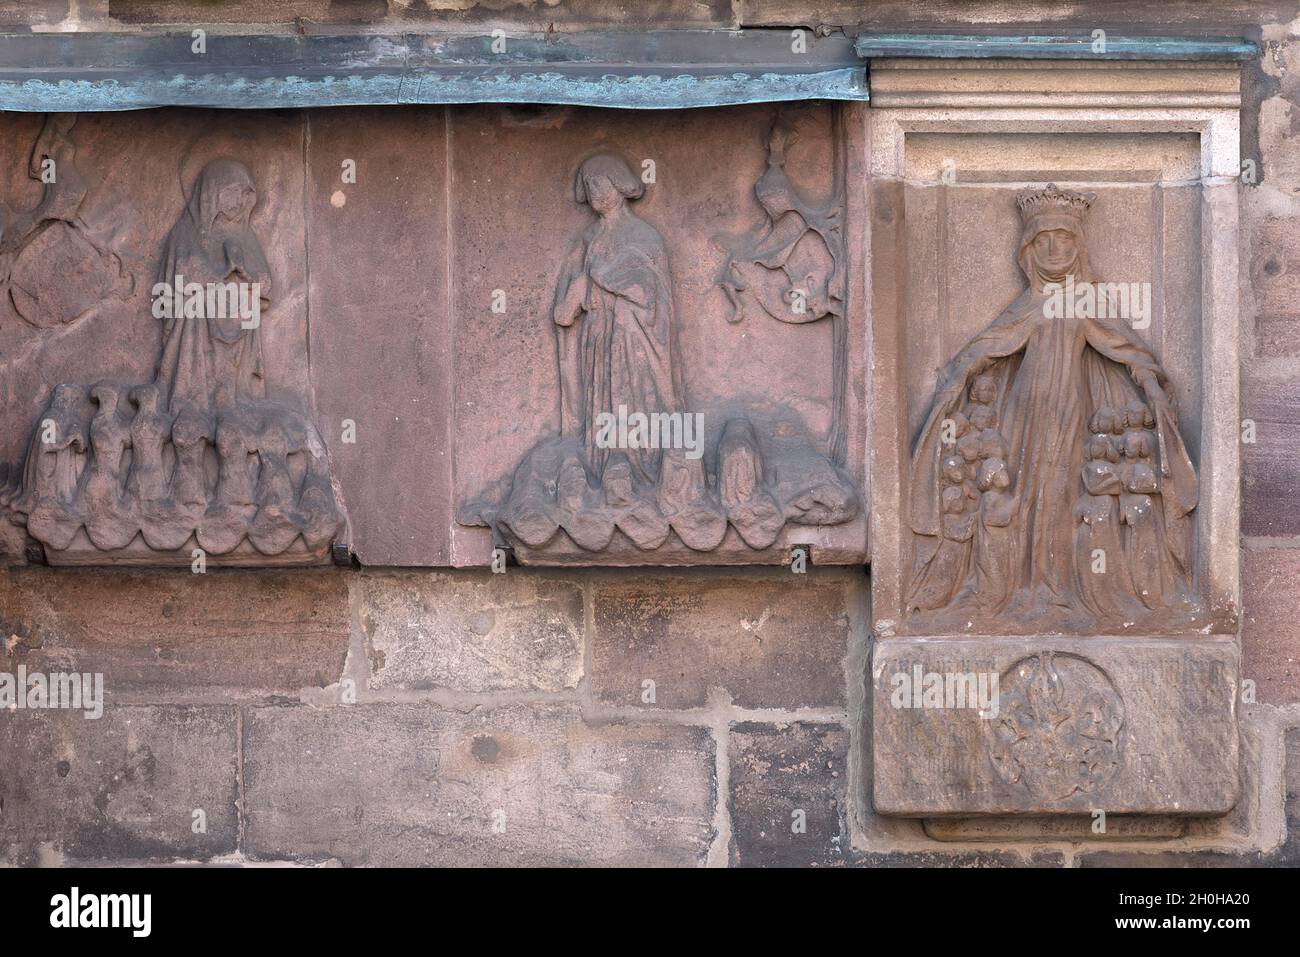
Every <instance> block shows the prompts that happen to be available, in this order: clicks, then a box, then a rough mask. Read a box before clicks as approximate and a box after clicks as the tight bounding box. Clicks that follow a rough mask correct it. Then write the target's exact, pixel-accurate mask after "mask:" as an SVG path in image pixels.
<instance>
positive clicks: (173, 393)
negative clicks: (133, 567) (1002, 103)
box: [10, 159, 343, 564]
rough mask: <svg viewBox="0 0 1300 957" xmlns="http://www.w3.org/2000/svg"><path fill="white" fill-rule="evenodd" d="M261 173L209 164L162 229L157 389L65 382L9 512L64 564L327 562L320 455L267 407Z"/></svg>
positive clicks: (329, 493) (331, 511)
mask: <svg viewBox="0 0 1300 957" xmlns="http://www.w3.org/2000/svg"><path fill="white" fill-rule="evenodd" d="M257 201H258V196H257V187H256V183H255V182H254V179H253V176H252V173H251V172H250V171H249V169H248V168H247V167H246V166H245V165H244V164H243V163H240V162H238V161H236V160H231V159H216V160H212V161H211V162H209V163H208V164H207V165H206V166H205V167H204V168H203V170H202V171H201V172H200V173H199V175H198V177H197V180H196V182H195V183H194V185H193V188H192V189H191V191H190V195H189V199H188V203H187V206H186V208H185V210H184V212H183V213H182V214H181V216H180V218H179V219H178V220H177V221H176V224H175V225H174V226H173V227H172V229H171V232H170V233H169V235H168V237H167V240H166V244H165V246H164V249H163V256H162V261H161V264H160V266H159V270H158V284H157V285H155V287H154V294H155V299H154V315H155V316H156V317H158V318H160V319H161V321H162V324H163V328H162V348H161V354H160V356H159V359H158V362H157V366H156V370H155V375H154V379H153V381H152V382H149V383H143V384H126V383H120V382H113V381H109V380H104V381H101V382H98V383H95V384H94V385H92V386H90V387H86V386H82V385H76V384H62V385H59V386H57V387H56V388H55V389H54V391H53V394H52V396H51V399H50V403H49V405H48V406H47V408H46V409H45V411H44V413H43V414H42V415H41V417H40V420H39V422H38V424H37V427H36V429H35V432H34V434H33V437H32V439H31V442H30V444H29V447H28V452H27V457H26V461H25V465H24V467H23V474H22V483H21V488H20V489H19V490H18V491H17V494H16V495H14V496H12V498H13V500H12V502H11V506H10V507H11V509H12V511H13V514H14V517H15V518H16V520H17V521H18V522H19V523H20V524H25V525H26V527H27V532H28V534H29V535H30V536H31V537H33V538H35V539H36V540H37V541H39V542H41V543H42V545H44V547H45V553H46V556H47V558H48V559H49V560H50V561H51V562H52V563H59V564H77V563H85V564H93V563H99V562H108V561H126V562H131V561H136V562H140V563H166V562H168V561H177V562H183V563H185V564H189V563H190V561H191V554H190V549H191V548H192V547H193V546H194V545H197V546H198V547H200V548H202V549H204V550H205V551H206V552H207V553H209V554H211V555H214V556H228V560H229V561H232V562H240V563H252V564H259V563H268V562H274V563H277V564H282V563H300V562H312V561H318V560H321V559H323V558H325V557H326V556H327V555H328V550H329V545H330V543H331V541H332V540H333V539H334V537H335V535H336V534H338V532H339V531H340V529H341V528H342V523H343V517H342V514H341V512H340V509H339V506H338V503H337V502H336V500H335V495H334V490H333V487H332V485H331V481H330V471H329V462H328V458H327V454H326V450H325V445H324V443H323V442H322V440H321V437H320V436H319V434H318V433H317V431H316V428H315V426H314V425H313V424H312V422H311V420H310V419H309V418H308V417H307V416H306V415H304V414H303V413H302V412H300V411H298V410H296V409H293V408H290V407H288V406H286V405H284V404H282V403H279V402H275V401H272V400H269V399H267V397H266V370H265V369H264V366H263V359H262V350H261V338H260V329H261V310H262V308H263V307H266V306H269V303H270V302H271V299H272V278H271V276H270V271H269V268H268V266H267V261H266V257H265V254H264V253H263V250H262V246H261V242H260V240H259V239H258V237H257V235H256V234H255V233H254V232H253V229H252V227H251V225H250V216H251V214H252V212H253V209H254V207H255V206H256V204H257Z"/></svg>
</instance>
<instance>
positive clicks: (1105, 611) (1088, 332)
mask: <svg viewBox="0 0 1300 957" xmlns="http://www.w3.org/2000/svg"><path fill="white" fill-rule="evenodd" d="M1063 227H1064V228H1065V229H1066V230H1067V231H1069V230H1071V229H1074V227H1071V226H1070V224H1069V222H1068V220H1067V219H1065V218H1056V219H1055V221H1052V222H1048V223H1046V224H1044V225H1043V228H1045V229H1061V228H1063ZM1028 235H1029V237H1030V238H1031V239H1032V235H1033V233H1032V231H1030V233H1029V234H1028ZM1078 239H1079V240H1080V246H1082V242H1081V241H1082V232H1081V231H1078ZM1022 257H1023V251H1022ZM1022 262H1023V258H1022ZM1079 268H1080V270H1086V254H1084V255H1083V256H1081V257H1080V261H1079ZM1027 271H1029V272H1030V273H1031V286H1030V288H1029V289H1027V290H1025V292H1024V293H1022V294H1021V295H1020V296H1019V297H1018V298H1017V299H1016V301H1015V302H1013V303H1012V304H1011V305H1010V306H1009V307H1008V308H1007V309H1006V310H1005V311H1004V312H1003V313H1002V314H1001V315H1000V316H998V318H997V319H996V320H994V321H993V322H992V323H991V324H990V325H989V326H988V327H987V328H986V329H985V330H984V331H983V332H981V333H979V334H978V335H977V336H975V338H974V339H972V340H971V341H970V342H969V343H968V344H967V345H966V346H965V347H964V348H963V349H962V350H961V351H960V352H959V353H958V354H957V356H956V357H954V358H953V360H952V361H951V362H950V363H949V364H948V366H947V368H946V369H945V370H944V371H943V373H942V375H941V377H940V385H939V388H938V389H937V390H936V393H935V399H934V404H933V406H932V408H931V410H930V414H929V416H928V418H927V420H926V422H925V425H924V426H923V427H922V429H921V431H920V434H919V435H918V437H917V440H916V444H915V447H914V450H913V458H912V482H911V494H912V500H911V527H912V530H913V532H915V534H916V536H917V538H916V539H915V541H916V554H915V564H914V568H913V576H912V584H911V587H910V590H909V597H908V607H909V610H913V611H919V610H930V609H939V608H948V607H952V608H956V609H963V608H965V607H967V606H968V603H969V607H972V608H974V607H978V608H979V609H981V610H983V611H986V612H988V611H992V612H996V611H1000V610H1002V609H1004V608H1007V607H1011V608H1013V609H1016V610H1029V609H1035V608H1037V609H1046V608H1050V607H1052V606H1056V607H1064V608H1068V609H1077V610H1083V611H1085V612H1088V613H1091V614H1092V615H1094V616H1096V617H1098V618H1102V619H1104V618H1107V617H1114V612H1115V608H1116V607H1117V606H1116V605H1114V604H1110V605H1108V606H1107V607H1099V603H1098V602H1097V601H1096V600H1090V598H1092V597H1093V593H1094V591H1095V588H1094V585H1093V583H1091V582H1090V583H1089V587H1088V588H1085V587H1082V585H1081V581H1082V576H1085V575H1089V574H1090V572H1093V573H1095V572H1096V569H1089V568H1086V567H1080V562H1082V561H1084V560H1085V559H1086V558H1087V557H1088V554H1089V553H1088V552H1087V551H1086V550H1082V551H1081V550H1080V548H1079V542H1078V541H1077V540H1076V539H1077V538H1078V534H1077V533H1076V526H1077V525H1078V523H1079V521H1080V520H1081V512H1080V503H1081V501H1082V500H1083V498H1081V497H1089V495H1090V490H1088V489H1086V488H1085V487H1084V485H1085V483H1084V479H1083V476H1082V470H1083V466H1084V463H1085V462H1086V461H1087V455H1086V452H1085V448H1086V445H1087V443H1088V440H1089V437H1090V432H1089V425H1090V421H1091V419H1092V417H1093V416H1094V414H1095V413H1096V412H1097V411H1098V410H1099V409H1124V408H1125V407H1127V406H1131V405H1134V404H1135V403H1136V404H1137V406H1138V407H1139V408H1141V407H1142V406H1143V403H1145V404H1147V405H1149V407H1150V410H1151V414H1152V418H1153V420H1154V424H1155V433H1156V446H1157V448H1156V449H1155V450H1154V451H1155V452H1156V455H1157V457H1158V472H1159V488H1158V494H1156V495H1152V496H1149V497H1148V496H1146V495H1129V494H1125V495H1124V497H1123V499H1122V500H1121V502H1120V503H1119V504H1120V506H1121V507H1120V509H1119V510H1118V511H1119V512H1120V513H1122V514H1126V515H1128V516H1130V517H1131V518H1130V520H1131V522H1132V526H1133V527H1132V528H1130V529H1128V532H1127V537H1126V541H1127V542H1128V543H1129V544H1128V546H1127V547H1126V548H1125V550H1124V554H1119V553H1118V552H1117V551H1113V552H1112V554H1111V555H1110V556H1109V557H1110V561H1111V563H1112V568H1111V575H1110V577H1109V578H1108V579H1107V580H1106V585H1105V588H1106V591H1107V592H1108V593H1109V594H1111V595H1114V596H1117V597H1119V596H1123V595H1125V594H1126V593H1127V594H1128V595H1130V596H1131V597H1132V598H1134V599H1137V600H1140V601H1141V603H1142V604H1145V605H1146V606H1147V607H1149V608H1155V607H1158V606H1161V605H1164V604H1166V603H1168V602H1169V601H1170V600H1173V599H1176V598H1177V597H1178V596H1179V593H1180V592H1182V591H1184V590H1185V588H1186V582H1187V578H1188V575H1189V548H1190V543H1189V521H1188V519H1187V515H1188V513H1189V512H1190V511H1191V510H1192V509H1193V508H1194V507H1195V506H1196V500H1197V480H1196V474H1195V471H1194V469H1193V467H1192V464H1191V461H1190V459H1189V457H1188V454H1187V450H1186V448H1185V446H1184V444H1183V440H1182V437H1181V435H1180V434H1179V431H1178V423H1177V417H1176V414H1175V411H1174V408H1173V405H1172V403H1171V401H1170V399H1169V397H1168V395H1167V393H1166V392H1165V387H1166V385H1167V379H1166V376H1165V373H1164V371H1163V370H1162V369H1161V367H1160V364H1159V361H1158V360H1157V359H1156V357H1155V356H1154V354H1153V353H1152V352H1151V351H1150V350H1149V349H1148V348H1147V347H1146V346H1145V345H1144V344H1143V343H1142V342H1141V341H1140V340H1139V339H1138V338H1137V337H1136V336H1135V335H1134V334H1133V333H1132V332H1131V331H1130V330H1129V329H1128V328H1127V327H1126V326H1124V325H1123V324H1122V323H1121V321H1119V320H1115V319H1109V318H1096V317H1083V316H1069V315H1067V316H1058V315H1057V313H1059V311H1060V310H1052V309H1049V308H1048V303H1047V298H1048V295H1049V294H1050V292H1047V291H1045V290H1044V283H1043V282H1042V279H1041V277H1038V276H1035V275H1033V274H1032V273H1033V269H1032V263H1030V265H1029V267H1028V269H1027ZM1083 275H1084V276H1086V272H1084V273H1083ZM979 377H983V378H984V381H985V382H986V383H989V384H988V385H987V386H986V387H987V388H990V389H992V390H993V393H994V395H995V398H994V399H993V408H994V411H995V413H996V415H995V421H996V423H997V428H996V433H997V436H998V437H999V438H1000V441H1001V442H1002V443H1004V444H1005V447H1006V466H1007V469H1008V472H1009V475H1010V479H1011V485H1010V489H1009V495H1010V497H1011V512H1012V520H1011V523H1010V526H1009V528H1007V529H1004V528H1002V527H1000V526H999V527H996V528H985V527H984V523H983V522H982V521H976V522H975V523H974V525H975V528H974V535H973V538H974V542H973V543H972V544H970V545H964V544H958V543H956V542H953V543H949V542H947V541H946V540H947V539H949V538H951V537H952V536H951V535H948V534H946V533H945V523H944V519H945V508H944V501H943V494H944V484H945V480H944V476H943V469H944V463H945V458H946V457H951V455H952V453H953V450H954V445H953V441H952V436H951V434H949V435H948V436H947V437H946V438H945V431H948V432H949V433H950V432H951V429H952V428H953V423H954V422H956V421H962V422H965V416H964V412H963V408H964V404H966V403H967V395H968V392H969V391H970V390H971V388H972V383H974V382H975V381H976V379H977V378H979ZM990 380H991V382H990ZM1139 383H1140V384H1139ZM965 407H966V408H967V409H969V405H966V406H965ZM999 451H1000V450H999ZM1137 500H1140V502H1143V503H1147V504H1148V505H1150V503H1151V502H1152V500H1155V501H1156V502H1157V503H1158V506H1156V507H1154V508H1148V509H1147V513H1149V514H1147V513H1144V512H1143V510H1142V508H1141V507H1138V506H1137V505H1134V506H1133V507H1129V508H1128V509H1127V511H1125V510H1124V507H1123V506H1124V505H1125V504H1126V503H1128V502H1133V501H1137ZM1101 504H1105V503H1101ZM1101 504H1098V503H1093V504H1092V507H1091V510H1089V509H1084V511H1085V512H1089V514H1092V513H1093V512H1097V510H1098V509H1099V508H1100V507H1101ZM948 511H951V509H948ZM1083 518H1084V520H1085V521H1086V520H1087V516H1084V517H1083ZM985 539H988V540H987V541H986V540H985ZM994 539H997V540H998V542H999V549H1000V550H1005V552H1006V554H1005V556H1003V557H1004V558H1005V561H1006V567H1007V568H1008V569H1009V570H1010V574H1009V575H1008V576H1007V580H1006V583H1005V585H1001V584H999V588H1000V589H1001V591H1002V593H999V594H989V593H987V592H988V590H989V586H988V584H987V582H981V581H980V580H979V576H977V575H976V574H975V573H974V571H973V570H972V564H973V563H972V562H970V561H966V560H962V559H960V557H959V556H958V555H956V554H955V553H954V552H955V551H964V550H965V549H966V548H970V549H972V550H973V552H974V553H975V554H976V555H981V554H982V555H988V554H989V552H990V550H991V547H992V546H991V543H992V541H993V540H994ZM1148 583H1158V584H1148ZM981 587H982V588H983V591H984V592H985V593H983V594H981ZM1134 607H1140V605H1136V603H1134Z"/></svg>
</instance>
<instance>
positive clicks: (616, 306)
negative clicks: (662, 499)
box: [556, 207, 682, 484]
mask: <svg viewBox="0 0 1300 957" xmlns="http://www.w3.org/2000/svg"><path fill="white" fill-rule="evenodd" d="M575 282H585V283H586V294H585V296H584V298H583V303H582V315H581V316H580V317H579V318H578V320H577V322H576V323H575V324H574V325H573V326H572V327H564V326H561V327H560V329H559V333H560V359H561V362H560V368H561V377H562V378H561V403H562V406H563V418H564V434H565V436H566V437H577V438H579V439H580V440H581V443H582V446H583V448H584V450H585V452H586V455H587V464H588V467H589V468H590V469H591V471H592V472H593V474H594V475H595V476H596V477H597V478H599V477H600V476H601V475H602V474H603V472H604V468H605V462H606V460H607V458H608V456H609V451H608V450H607V449H601V448H598V447H597V446H596V432H597V430H598V427H599V426H598V423H597V416H598V415H600V414H601V413H608V414H610V415H613V416H615V417H617V415H618V412H619V406H624V407H625V408H626V410H627V413H628V414H629V415H630V414H632V413H637V412H639V413H642V414H645V415H650V414H651V413H654V412H675V411H678V410H679V409H680V405H681V400H680V396H681V394H682V392H681V383H680V378H679V376H680V372H679V370H678V364H677V362H676V355H675V342H674V335H675V330H674V328H673V325H674V318H673V299H672V283H671V280H670V273H669V269H668V251H667V249H666V247H665V246H664V241H663V239H662V237H660V235H659V233H658V232H657V231H656V230H655V228H654V227H653V226H651V225H650V224H649V223H647V222H645V221H644V220H642V219H639V218H637V216H636V215H634V214H633V213H632V212H631V211H630V210H628V209H627V208H626V207H624V208H623V209H621V210H620V211H619V212H617V213H615V214H613V215H611V216H609V217H608V218H600V219H597V220H596V222H594V223H592V224H591V226H590V227H588V229H587V230H586V231H585V232H584V233H583V235H582V237H581V239H579V240H578V242H577V243H575V244H574V247H573V249H572V250H571V251H570V253H569V257H568V259H567V261H566V263H565V268H564V272H563V275H562V277H561V281H560V284H559V288H558V290H557V295H556V301H557V302H559V301H561V300H562V299H563V298H564V296H565V295H566V294H567V292H568V290H569V287H570V286H571V285H572V284H573V283H575ZM623 451H624V454H626V455H627V458H628V460H629V462H630V464H631V466H632V470H633V472H634V473H635V475H636V476H637V478H638V479H640V480H641V481H642V482H645V483H648V484H652V483H654V482H655V481H656V480H657V479H658V477H659V454H660V453H659V450H657V449H626V450H623Z"/></svg>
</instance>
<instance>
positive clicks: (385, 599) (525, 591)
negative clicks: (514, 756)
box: [356, 569, 583, 692]
mask: <svg viewBox="0 0 1300 957" xmlns="http://www.w3.org/2000/svg"><path fill="white" fill-rule="evenodd" d="M356 594H357V598H356V601H357V602H358V608H357V614H358V620H359V621H360V623H361V628H362V630H363V632H364V633H365V636H366V643H367V651H368V653H369V657H370V660H371V667H372V675H371V679H370V686H371V687H372V688H400V689H428V688H447V689H450V690H454V691H468V692H488V691H552V692H555V691H565V690H570V689H573V688H576V687H577V685H578V680H579V679H580V678H581V677H582V634H583V611H582V590H581V588H580V587H579V586H578V585H577V584H575V583H574V582H572V581H565V580H562V579H558V578H556V577H554V576H549V575H547V574H545V573H540V574H539V573H536V572H532V571H530V570H526V569H511V571H510V572H509V573H508V574H504V575H495V574H492V573H491V572H489V571H487V570H486V569H484V570H483V571H470V570H466V571H463V572H453V573H451V574H429V573H424V572H411V573H397V574H383V573H374V574H372V573H366V574H364V575H362V576H361V577H360V578H359V579H358V584H357V592H356Z"/></svg>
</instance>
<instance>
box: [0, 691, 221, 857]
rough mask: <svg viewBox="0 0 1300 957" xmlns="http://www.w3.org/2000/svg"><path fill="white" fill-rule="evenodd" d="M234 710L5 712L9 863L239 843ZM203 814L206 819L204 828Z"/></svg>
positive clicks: (2, 739)
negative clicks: (91, 716)
mask: <svg viewBox="0 0 1300 957" xmlns="http://www.w3.org/2000/svg"><path fill="white" fill-rule="evenodd" d="M236 737H237V735H236V713H235V709H234V708H229V707H203V708H193V707H138V708H137V707H126V708H117V707H113V706H111V705H110V706H108V707H107V708H105V710H104V714H103V717H102V718H99V719H96V720H88V719H86V718H84V717H83V716H82V714H81V712H79V711H26V710H23V711H17V712H13V713H7V714H6V715H5V716H4V717H3V719H0V754H3V755H4V756H5V757H4V761H3V762H2V764H0V806H2V807H3V813H0V852H3V854H4V855H5V857H6V859H7V860H8V861H9V862H10V863H19V864H25V865H31V864H35V863H37V862H40V861H44V862H49V861H57V860H63V859H66V860H93V859H113V860H128V859H143V858H156V859H172V858H208V857H212V856H214V855H218V854H228V853H231V852H233V851H234V850H235V846H236V841H237V836H238V820H237V809H236V801H237V798H238V790H237V780H238V778H237V765H236ZM196 811H202V812H203V815H202V820H203V822H204V824H203V827H204V828H206V831H198V832H196V829H197V828H198V823H197V822H198V821H199V820H200V817H199V816H197V815H196V814H195V812H196Z"/></svg>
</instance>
